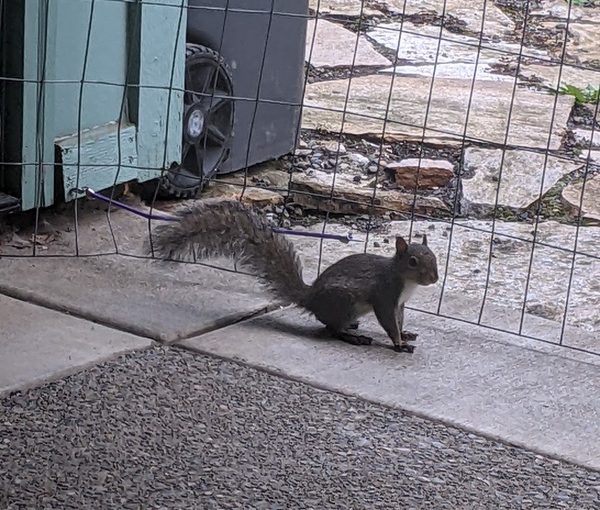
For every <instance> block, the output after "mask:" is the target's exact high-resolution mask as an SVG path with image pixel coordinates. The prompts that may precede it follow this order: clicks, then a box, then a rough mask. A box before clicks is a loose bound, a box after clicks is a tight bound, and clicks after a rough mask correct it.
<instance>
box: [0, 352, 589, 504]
mask: <svg viewBox="0 0 600 510" xmlns="http://www.w3.org/2000/svg"><path fill="white" fill-rule="evenodd" d="M1 402H2V407H1V408H0V508H1V509H3V510H4V509H17V508H33V509H46V508H56V509H59V508H60V509H63V508H64V509H66V508H77V509H93V508H99V509H100V508H102V509H112V508H115V509H121V508H123V509H129V508H131V509H134V508H135V509H138V508H144V509H147V508H167V509H171V508H182V509H183V508H185V509H195V508H197V509H233V508H236V509H244V510H246V509H306V508H313V509H315V510H317V509H318V510H320V509H329V508H340V509H376V508H381V509H396V508H427V509H477V508H490V509H495V508H536V509H537V508H572V509H577V510H583V509H592V508H595V509H598V508H600V473H596V472H592V471H588V470H585V469H582V468H578V467H574V466H572V465H569V464H567V463H563V462H558V461H554V460H550V459H547V458H544V457H542V456H539V455H536V454H533V453H530V452H527V451H524V450H521V449H518V448H512V447H508V446H505V445H502V444H500V443H497V442H494V441H489V440H487V439H483V438H481V437H478V436H476V435H473V434H468V433H465V432H462V431H459V430H457V429H453V428H449V427H446V426H443V425H440V424H436V423H433V422H430V421H427V420H423V419H420V418H415V417H412V416H409V415H407V414H405V413H403V412H400V411H391V410H388V409H386V408H384V407H381V406H377V405H373V404H369V403H365V402H362V401H360V400H357V399H354V398H348V397H342V396H339V395H336V394H332V393H328V392H324V391H319V390H316V389H314V388H311V387H309V386H305V385H303V384H299V383H295V382H290V381H286V380H284V379H280V378H277V377H274V376H271V375H268V374H265V373H262V372H259V371H256V370H252V369H249V368H245V367H242V366H239V365H236V364H234V363H228V362H223V361H219V360H215V359H211V358H208V357H204V356H200V355H195V354H193V353H190V352H187V351H183V350H178V349H168V348H156V349H152V350H148V351H144V352H138V353H134V354H129V355H126V356H123V357H121V358H119V359H117V360H114V361H111V362H108V363H105V364H103V365H100V366H97V367H94V368H92V369H90V370H87V371H85V372H82V373H79V374H76V375H74V376H71V377H68V378H66V379H64V380H61V381H59V382H56V383H52V384H48V385H46V386H45V387H42V388H38V389H34V390H31V391H27V392H25V393H14V394H12V395H11V396H9V397H7V398H5V399H4V400H2V401H1ZM565 433H568V431H565Z"/></svg>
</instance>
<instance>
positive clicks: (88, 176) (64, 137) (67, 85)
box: [0, 0, 187, 211]
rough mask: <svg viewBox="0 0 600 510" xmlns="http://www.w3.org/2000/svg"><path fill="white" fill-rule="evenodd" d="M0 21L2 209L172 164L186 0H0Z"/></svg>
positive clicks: (64, 196) (176, 153)
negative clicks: (158, 0)
mask: <svg viewBox="0 0 600 510" xmlns="http://www.w3.org/2000/svg"><path fill="white" fill-rule="evenodd" d="M0 16H1V18H0V34H1V35H0V37H1V41H0V43H1V52H0V64H1V68H0V69H1V71H0V94H1V96H0V119H1V125H0V129H1V132H0V164H1V165H2V166H1V173H0V192H2V193H1V195H2V196H1V197H0V211H1V210H2V209H3V207H4V209H6V208H7V207H9V206H10V204H11V203H13V204H15V203H16V205H15V207H18V208H20V209H21V210H28V209H32V208H35V207H36V206H41V207H47V206H49V205H52V204H53V203H54V202H55V201H56V200H66V201H68V200H72V199H73V198H75V196H77V195H76V194H75V193H73V189H74V188H81V187H84V186H89V187H92V188H95V189H97V190H101V189H106V188H109V187H110V186H112V185H113V184H119V183H123V182H126V181H131V180H139V181H145V180H149V179H153V178H156V177H158V176H159V175H160V173H161V170H163V169H167V168H169V167H171V166H172V165H173V164H176V163H178V162H179V159H180V155H181V144H182V136H181V133H182V117H183V108H184V102H183V88H184V69H185V43H186V23H187V0H160V2H157V1H155V0H0ZM78 169H79V171H78ZM13 198H15V199H18V201H16V200H13Z"/></svg>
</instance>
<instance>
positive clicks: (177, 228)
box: [152, 199, 308, 304]
mask: <svg viewBox="0 0 600 510" xmlns="http://www.w3.org/2000/svg"><path fill="white" fill-rule="evenodd" d="M180 217H181V220H180V221H178V222H170V223H164V224H161V225H160V226H158V227H157V228H156V230H155V234H154V235H153V236H152V248H153V249H154V252H155V254H156V255H157V256H158V257H160V258H164V259H169V260H196V259H206V258H212V257H220V256H222V257H229V258H232V259H233V260H235V261H236V262H237V263H238V264H240V265H242V266H245V267H247V268H248V269H249V270H250V271H251V272H252V273H254V274H256V276H257V277H259V278H260V279H261V280H262V282H263V283H264V284H266V285H267V286H268V287H269V288H270V289H271V290H272V291H273V292H274V293H275V295H276V296H277V297H279V298H280V299H282V300H284V301H287V302H292V303H296V304H301V303H302V302H303V300H304V296H305V295H306V291H307V288H308V287H307V286H306V285H305V284H304V281H303V279H302V264H301V263H300V259H299V258H298V256H297V255H296V252H295V251H294V247H293V245H292V243H291V242H290V241H289V240H288V239H287V238H285V237H284V236H282V235H280V234H276V233H274V232H273V231H272V229H271V226H270V225H269V223H268V222H267V220H266V219H265V218H263V217H262V216H260V215H258V214H257V213H255V212H254V211H253V210H252V209H249V208H247V207H245V206H244V205H243V204H242V203H241V202H239V201H237V200H215V199H209V200H202V201H200V202H195V203H194V204H193V205H191V206H188V207H187V208H186V209H185V210H184V211H182V212H181V213H180Z"/></svg>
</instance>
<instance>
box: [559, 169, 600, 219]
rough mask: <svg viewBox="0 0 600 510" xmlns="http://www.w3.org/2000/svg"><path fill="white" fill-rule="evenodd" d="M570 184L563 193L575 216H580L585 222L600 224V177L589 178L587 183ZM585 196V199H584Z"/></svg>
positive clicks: (564, 199)
mask: <svg viewBox="0 0 600 510" xmlns="http://www.w3.org/2000/svg"><path fill="white" fill-rule="evenodd" d="M583 184H584V183H583V182H582V181H581V182H576V183H573V184H569V185H568V186H566V187H565V189H564V190H563V192H562V195H561V197H562V199H563V201H564V202H565V203H566V204H567V205H568V206H569V207H570V208H571V210H572V211H573V212H574V214H575V215H580V214H581V216H582V218H583V219H584V220H588V221H591V222H594V223H595V224H599V223H600V175H595V176H594V177H588V179H587V180H586V182H585V188H584V187H583ZM582 194H583V198H582Z"/></svg>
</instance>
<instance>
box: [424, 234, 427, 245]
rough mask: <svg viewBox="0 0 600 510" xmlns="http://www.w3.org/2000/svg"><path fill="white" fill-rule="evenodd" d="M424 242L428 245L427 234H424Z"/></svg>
mask: <svg viewBox="0 0 600 510" xmlns="http://www.w3.org/2000/svg"><path fill="white" fill-rule="evenodd" d="M423 244H424V245H425V246H427V234H423Z"/></svg>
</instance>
